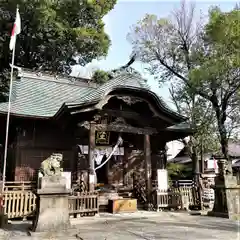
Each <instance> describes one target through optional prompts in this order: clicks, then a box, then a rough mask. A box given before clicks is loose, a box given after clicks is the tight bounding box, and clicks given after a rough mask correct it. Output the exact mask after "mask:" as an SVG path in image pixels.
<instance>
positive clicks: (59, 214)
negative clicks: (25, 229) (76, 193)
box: [31, 176, 70, 232]
mask: <svg viewBox="0 0 240 240" xmlns="http://www.w3.org/2000/svg"><path fill="white" fill-rule="evenodd" d="M66 181H67V180H66V178H65V177H63V176H46V177H42V178H41V180H40V182H39V183H40V186H39V187H40V188H39V189H38V190H37V192H36V194H37V196H38V202H37V216H36V219H35V221H34V222H33V226H32V229H31V230H32V231H34V232H48V231H51V232H52V231H55V230H56V231H59V230H64V229H66V228H68V227H70V221H69V209H68V196H69V194H70V190H69V189H67V188H66Z"/></svg>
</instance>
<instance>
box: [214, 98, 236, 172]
mask: <svg viewBox="0 0 240 240" xmlns="http://www.w3.org/2000/svg"><path fill="white" fill-rule="evenodd" d="M213 107H214V109H215V112H216V117H217V124H218V131H219V135H220V144H221V150H222V154H223V156H224V158H225V159H226V160H227V161H228V171H229V173H232V160H231V159H230V157H229V154H228V138H227V129H226V126H225V121H226V119H227V114H226V108H223V107H222V108H221V107H220V106H219V105H218V104H216V103H215V102H213Z"/></svg>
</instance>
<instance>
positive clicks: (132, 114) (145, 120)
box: [99, 109, 153, 126]
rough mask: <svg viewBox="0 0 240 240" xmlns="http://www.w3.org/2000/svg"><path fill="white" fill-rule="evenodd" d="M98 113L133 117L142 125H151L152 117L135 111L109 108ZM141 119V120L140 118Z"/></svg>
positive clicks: (127, 117)
mask: <svg viewBox="0 0 240 240" xmlns="http://www.w3.org/2000/svg"><path fill="white" fill-rule="evenodd" d="M99 114H100V115H104V114H107V115H109V116H112V117H122V118H125V119H133V120H136V121H138V122H141V123H142V124H143V125H144V126H147V125H151V122H153V121H152V118H150V117H146V116H142V115H140V114H139V113H137V112H129V111H121V110H110V109H104V110H102V111H100V112H99ZM140 119H141V120H140Z"/></svg>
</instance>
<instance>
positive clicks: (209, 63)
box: [188, 8, 240, 170]
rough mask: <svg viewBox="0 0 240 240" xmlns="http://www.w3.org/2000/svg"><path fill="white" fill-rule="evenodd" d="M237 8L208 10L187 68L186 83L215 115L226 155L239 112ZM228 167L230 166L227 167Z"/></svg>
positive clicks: (239, 27) (223, 152) (239, 59)
mask: <svg viewBox="0 0 240 240" xmlns="http://www.w3.org/2000/svg"><path fill="white" fill-rule="evenodd" d="M239 19H240V10H239V9H238V8H236V9H234V10H232V11H231V12H221V10H220V9H219V8H213V9H211V10H210V11H209V22H208V24H207V25H206V26H205V28H204V32H203V34H202V38H201V42H200V46H199V48H197V49H195V51H194V52H193V57H194V59H195V61H196V65H197V66H196V67H195V68H194V69H193V70H192V71H191V72H190V75H189V81H188V84H189V86H190V87H191V88H192V89H193V90H194V91H195V92H196V93H197V94H199V95H200V96H202V97H203V98H204V99H206V100H208V101H209V102H211V104H212V107H213V109H214V112H215V114H216V119H217V127H218V132H219V137H220V143H221V147H222V154H223V155H224V157H225V158H227V159H228V158H229V156H228V137H229V129H228V128H229V126H230V128H231V129H230V130H232V128H233V127H234V120H236V112H237V111H238V112H239V104H238V103H239V101H238V99H239V96H238V92H239V89H240V55H239V53H240V20H239ZM238 123H239V121H237V124H236V125H238ZM229 170H230V168H229Z"/></svg>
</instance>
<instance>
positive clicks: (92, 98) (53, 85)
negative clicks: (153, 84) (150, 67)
mask: <svg viewBox="0 0 240 240" xmlns="http://www.w3.org/2000/svg"><path fill="white" fill-rule="evenodd" d="M118 88H127V89H133V90H145V91H146V92H148V93H149V94H151V95H152V96H153V97H154V98H155V100H156V101H157V102H158V104H159V105H160V108H162V109H163V111H166V112H168V113H170V114H172V115H173V116H174V117H175V118H178V117H179V119H184V118H183V117H182V116H180V115H178V114H177V113H176V112H174V111H173V110H171V109H169V108H168V106H167V105H166V104H165V103H164V102H163V101H162V99H161V98H160V97H158V96H157V95H156V94H155V93H153V92H151V91H150V88H149V86H148V85H147V84H146V81H145V80H144V79H142V78H139V77H138V76H136V75H133V74H129V73H123V74H121V75H119V76H116V77H114V78H113V79H111V80H110V81H108V82H107V83H105V84H103V85H101V86H98V87H96V85H95V87H90V86H89V84H88V83H87V82H86V80H85V82H84V81H80V82H78V81H77V83H76V81H75V82H74V83H73V82H71V79H69V78H63V79H58V78H54V77H44V76H36V74H35V75H34V77H33V74H32V75H31V74H30V75H29V74H28V75H27V74H25V75H24V74H23V76H22V77H21V78H20V79H18V80H16V81H14V84H13V95H12V104H11V113H12V114H14V115H21V116H28V117H42V118H49V117H53V116H54V115H55V114H56V113H57V112H58V111H59V109H60V108H61V107H62V106H66V105H67V106H71V105H81V104H84V105H85V104H87V103H94V102H97V101H99V100H101V99H102V98H103V97H104V96H105V95H106V94H108V93H109V92H110V91H112V90H115V89H118ZM7 107H8V103H0V113H6V112H7Z"/></svg>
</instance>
